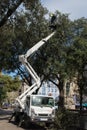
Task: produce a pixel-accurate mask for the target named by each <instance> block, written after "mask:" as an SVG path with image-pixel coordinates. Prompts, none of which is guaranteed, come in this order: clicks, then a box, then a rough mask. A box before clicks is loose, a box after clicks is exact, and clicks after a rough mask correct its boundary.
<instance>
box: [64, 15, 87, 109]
mask: <svg viewBox="0 0 87 130" xmlns="http://www.w3.org/2000/svg"><path fill="white" fill-rule="evenodd" d="M86 25H87V20H86V19H84V18H81V19H79V20H77V21H75V22H74V28H73V31H74V39H73V43H72V44H71V45H70V46H69V47H68V48H67V60H66V64H67V66H68V68H67V72H68V74H69V75H71V76H70V77H71V78H72V77H73V76H76V77H77V83H78V86H79V93H80V110H82V95H83V91H84V78H83V71H84V66H85V65H86V64H87V57H86V55H87V38H86V35H87V27H86Z"/></svg>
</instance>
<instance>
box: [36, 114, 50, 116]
mask: <svg viewBox="0 0 87 130" xmlns="http://www.w3.org/2000/svg"><path fill="white" fill-rule="evenodd" d="M38 115H39V116H48V114H38Z"/></svg>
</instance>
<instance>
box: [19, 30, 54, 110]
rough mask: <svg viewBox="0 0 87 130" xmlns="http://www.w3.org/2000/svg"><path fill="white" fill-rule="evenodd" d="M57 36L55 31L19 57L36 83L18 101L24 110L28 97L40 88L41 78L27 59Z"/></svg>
mask: <svg viewBox="0 0 87 130" xmlns="http://www.w3.org/2000/svg"><path fill="white" fill-rule="evenodd" d="M54 34H55V31H54V32H52V33H51V34H50V35H48V36H47V37H46V38H44V39H42V40H41V41H39V42H38V43H37V44H35V45H34V46H33V47H32V48H31V49H29V50H28V51H27V52H26V54H25V55H20V56H19V61H20V62H21V63H22V64H23V65H24V66H25V67H26V69H27V70H28V72H29V74H30V75H31V77H32V79H33V81H34V83H33V84H32V85H31V86H29V88H28V89H27V90H26V91H25V92H24V93H22V94H21V95H20V96H19V97H18V98H16V100H17V101H18V103H19V105H20V107H21V108H22V109H24V101H25V99H26V96H28V95H31V94H32V93H33V92H35V91H36V90H37V89H38V88H39V87H40V84H41V83H40V78H39V77H38V75H37V73H36V72H35V71H34V69H33V68H32V66H31V65H30V64H29V62H28V61H27V58H28V57H29V56H30V55H31V54H33V53H34V52H35V51H37V50H38V49H39V48H40V47H41V46H42V45H43V44H45V43H46V42H47V41H48V40H49V39H50V38H51V37H52V36H53V35H54Z"/></svg>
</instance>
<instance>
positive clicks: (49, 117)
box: [25, 95, 55, 123]
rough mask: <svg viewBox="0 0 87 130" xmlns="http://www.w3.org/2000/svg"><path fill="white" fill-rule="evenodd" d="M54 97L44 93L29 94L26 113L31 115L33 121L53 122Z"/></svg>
mask: <svg viewBox="0 0 87 130" xmlns="http://www.w3.org/2000/svg"><path fill="white" fill-rule="evenodd" d="M54 105H55V102H54V98H53V97H52V96H44V95H30V96H27V98H26V102H25V113H26V114H27V115H29V117H30V121H31V122H37V121H41V122H49V123H50V122H53V121H54V117H55V109H54Z"/></svg>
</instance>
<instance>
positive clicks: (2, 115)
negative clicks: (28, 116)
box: [0, 109, 46, 130]
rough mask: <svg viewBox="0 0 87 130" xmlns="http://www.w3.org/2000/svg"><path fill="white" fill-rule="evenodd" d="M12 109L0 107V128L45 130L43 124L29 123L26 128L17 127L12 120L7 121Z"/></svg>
mask: <svg viewBox="0 0 87 130" xmlns="http://www.w3.org/2000/svg"><path fill="white" fill-rule="evenodd" d="M11 113H12V111H11V110H8V109H0V130H46V128H44V127H43V126H39V125H36V124H31V125H30V126H29V127H28V128H25V127H18V126H17V125H16V124H15V123H14V121H11V122H10V123H9V122H8V119H9V117H10V115H11Z"/></svg>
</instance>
